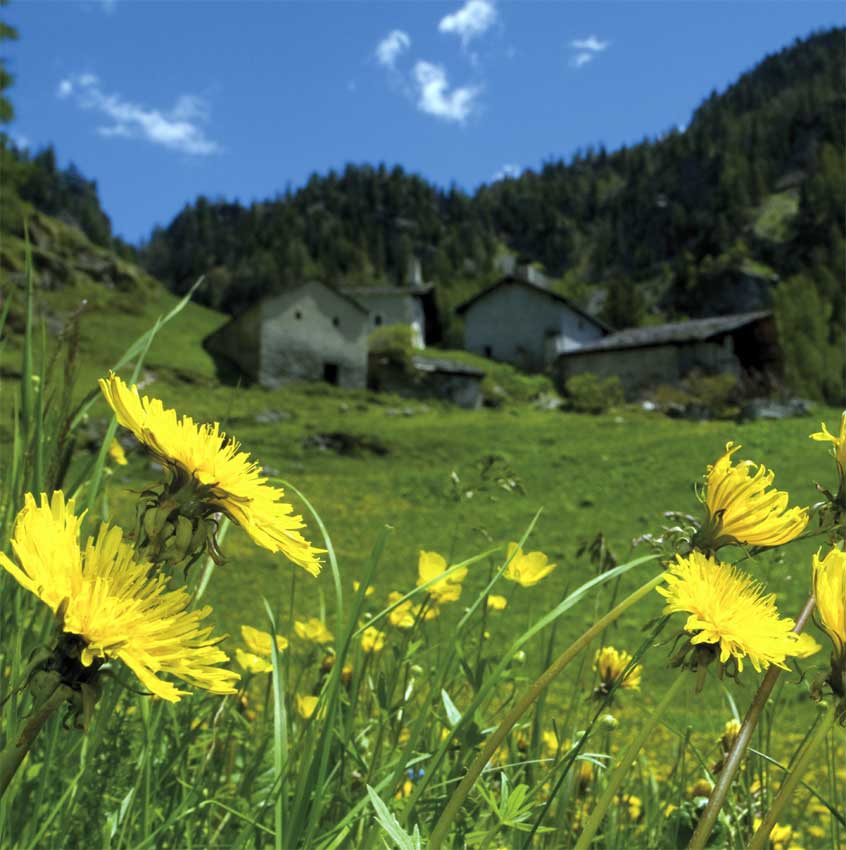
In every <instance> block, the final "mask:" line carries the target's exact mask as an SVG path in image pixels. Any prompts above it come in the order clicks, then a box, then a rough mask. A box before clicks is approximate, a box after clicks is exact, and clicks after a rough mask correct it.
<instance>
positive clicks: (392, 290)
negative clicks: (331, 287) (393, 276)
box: [342, 285, 434, 297]
mask: <svg viewBox="0 0 846 850" xmlns="http://www.w3.org/2000/svg"><path fill="white" fill-rule="evenodd" d="M433 289H434V287H433V286H431V285H429V286H414V287H399V286H345V287H344V289H343V290H342V291H343V292H346V293H348V294H349V295H352V296H353V297H355V296H367V295H428V294H429V293H430V292H431V291H432V290H433Z"/></svg>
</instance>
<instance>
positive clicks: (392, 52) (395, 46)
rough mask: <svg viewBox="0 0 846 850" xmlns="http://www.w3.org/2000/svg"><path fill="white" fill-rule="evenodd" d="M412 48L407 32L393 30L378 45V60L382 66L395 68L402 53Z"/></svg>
mask: <svg viewBox="0 0 846 850" xmlns="http://www.w3.org/2000/svg"><path fill="white" fill-rule="evenodd" d="M409 47H411V38H410V36H409V35H408V33H407V32H403V31H402V30H391V32H389V33H388V34H387V35H386V36H385V37H384V38H383V39H382V40H381V41H380V42H379V44H377V45H376V59H377V60H378V61H379V64H380V65H384V66H385V67H386V68H393V67H394V65H395V64H396V61H397V59H398V58H399V55H400V54H401V53H404V52H405V51H406V50H408V48H409Z"/></svg>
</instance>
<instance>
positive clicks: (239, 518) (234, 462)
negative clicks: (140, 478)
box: [100, 373, 323, 575]
mask: <svg viewBox="0 0 846 850" xmlns="http://www.w3.org/2000/svg"><path fill="white" fill-rule="evenodd" d="M100 389H101V390H102V392H103V395H104V396H105V398H106V401H107V402H108V403H109V405H110V406H111V408H112V410H113V411H114V413H115V416H117V420H118V422H119V423H120V424H121V425H123V427H124V428H128V429H129V430H130V431H132V433H133V434H134V435H135V437H136V439H137V440H138V441H139V442H140V443H142V444H143V445H144V446H146V447H147V449H148V450H149V451H150V452H151V453H152V455H153V456H154V457H155V458H156V459H157V460H158V461H159V462H160V463H161V464H162V465H163V466H165V467H166V468H168V469H169V470H171V471H172V472H173V473H175V477H176V478H177V479H179V478H184V477H186V476H187V477H188V478H189V479H190V480H192V481H193V482H194V483H195V485H197V486H198V487H200V488H202V493H203V502H204V504H206V505H207V506H208V509H209V510H210V511H214V510H218V511H222V512H223V513H225V514H226V515H227V516H229V517H230V518H231V519H232V520H233V521H235V522H237V523H238V525H240V526H241V527H242V528H243V529H244V530H245V531H246V532H247V534H249V535H250V537H252V539H253V540H254V541H255V542H256V543H257V544H258V545H259V546H262V547H264V548H265V549H268V550H270V551H271V552H282V553H283V554H284V555H285V556H286V557H287V558H289V559H290V560H291V561H293V562H294V563H295V564H298V565H299V566H301V567H303V568H304V569H306V570H308V572H310V573H311V574H312V575H317V574H318V573H319V572H320V561H319V559H318V555H319V554H320V553H321V552H322V551H323V550H321V549H316V548H315V547H314V546H312V545H311V543H309V542H308V540H306V539H305V537H303V535H302V534H301V533H300V529H302V528H304V527H305V524H304V523H303V520H302V517H299V516H295V515H294V514H293V510H294V509H293V507H292V506H291V505H289V504H287V503H285V502H284V501H282V499H283V498H284V495H285V494H284V492H283V491H282V490H281V489H279V488H278V487H273V486H271V485H270V483H269V482H268V480H267V478H265V477H264V476H263V475H262V474H261V469H260V467H259V465H258V464H257V463H256V462H255V461H253V460H251V459H250V456H249V455H248V454H247V453H246V452H242V451H239V444H238V443H237V442H236V441H234V440H232V439H230V438H228V437H227V436H226V435H225V434H224V433H223V432H222V431H221V430H220V426H219V424H218V423H217V422H215V423H214V425H197V424H195V423H194V420H193V419H191V417H190V416H183V417H181V418H178V417H177V415H176V411H175V410H170V409H166V408H165V407H164V405H163V404H162V403H161V401H159V399H155V398H153V399H151V398H148V397H147V396H144V397H141V396H140V395H139V393H138V388H137V387H136V386H134V385H133V386H132V387H129V386H127V385H126V384H125V383H124V382H123V381H122V380H121V379H120V378H119V377H118V376H117V375H115V374H114V373H109V377H108V379H103V378H101V379H100Z"/></svg>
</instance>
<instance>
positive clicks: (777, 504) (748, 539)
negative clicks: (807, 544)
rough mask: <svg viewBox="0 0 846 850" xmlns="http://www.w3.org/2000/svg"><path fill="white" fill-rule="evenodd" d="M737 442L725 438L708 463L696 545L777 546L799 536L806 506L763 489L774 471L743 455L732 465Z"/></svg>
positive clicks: (712, 547)
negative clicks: (701, 523)
mask: <svg viewBox="0 0 846 850" xmlns="http://www.w3.org/2000/svg"><path fill="white" fill-rule="evenodd" d="M740 448H741V446H739V445H737V446H736V445H734V443H726V452H725V454H724V455H723V456H722V457H721V458H720V459H719V460H718V461H717V462H716V463H715V464H713V466H709V467H708V475H707V486H706V494H705V506H706V508H707V511H708V521H707V523H706V525H705V527H704V528H703V529H702V531H701V532H700V533H699V535H698V537H697V540H696V541H694V542H695V543H696V545H697V546H699V547H700V548H702V549H705V550H709V551H716V550H717V549H719V548H720V547H721V546H728V545H731V544H740V545H741V546H779V545H781V544H782V543H787V542H788V541H789V540H793V538H795V537H798V536H799V535H800V534H801V533H802V532H803V531H804V530H805V526H806V525H807V524H808V509H807V508H797V507H793V508H788V507H787V502H788V499H789V496H788V494H787V493H785V492H784V491H782V490H769V491H768V490H767V488H768V487H770V485H771V484H772V483H773V479H774V478H775V473H773V472H771V471H770V470H768V469H767V468H766V467H764V466H758V467H757V470H756V465H755V464H754V463H752V461H749V460H746V461H742V462H741V463H739V464H737V465H736V466H733V465H732V462H731V456H732V455H733V454H734V453H735V452H736V451H738V450H739V449H740Z"/></svg>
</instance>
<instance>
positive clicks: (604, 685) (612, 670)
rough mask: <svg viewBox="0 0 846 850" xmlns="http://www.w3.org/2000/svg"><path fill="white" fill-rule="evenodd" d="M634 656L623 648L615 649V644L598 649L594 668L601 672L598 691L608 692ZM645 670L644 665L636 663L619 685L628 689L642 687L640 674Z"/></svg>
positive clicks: (601, 692)
mask: <svg viewBox="0 0 846 850" xmlns="http://www.w3.org/2000/svg"><path fill="white" fill-rule="evenodd" d="M631 660H632V656H631V655H630V654H629V653H628V652H626V651H625V650H624V649H623V650H618V649H614V647H613V646H603V647H602V648H601V649H597V650H596V655H595V656H594V659H593V669H594V670H595V671H596V672H597V673H598V674H599V686H598V687H597V692H598V694H599V695H605V694H608V693H609V692H610V691H611V688H612V687H613V686H614V684H615V683H616V682H617V680H618V679H619V678H620V676H622V675H623V671H624V670H625V669H626V667H628V666H629V663H630V662H631ZM642 672H643V665H642V664H636V665H635V666H634V667H632V669H631V670H630V671H629V673H628V675H627V676H626V678H625V679H623V681H622V682H620V683H619V684H618V685H617V687H619V688H627V689H628V690H632V691H636V690H638V689H639V688H640V674H641V673H642Z"/></svg>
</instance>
